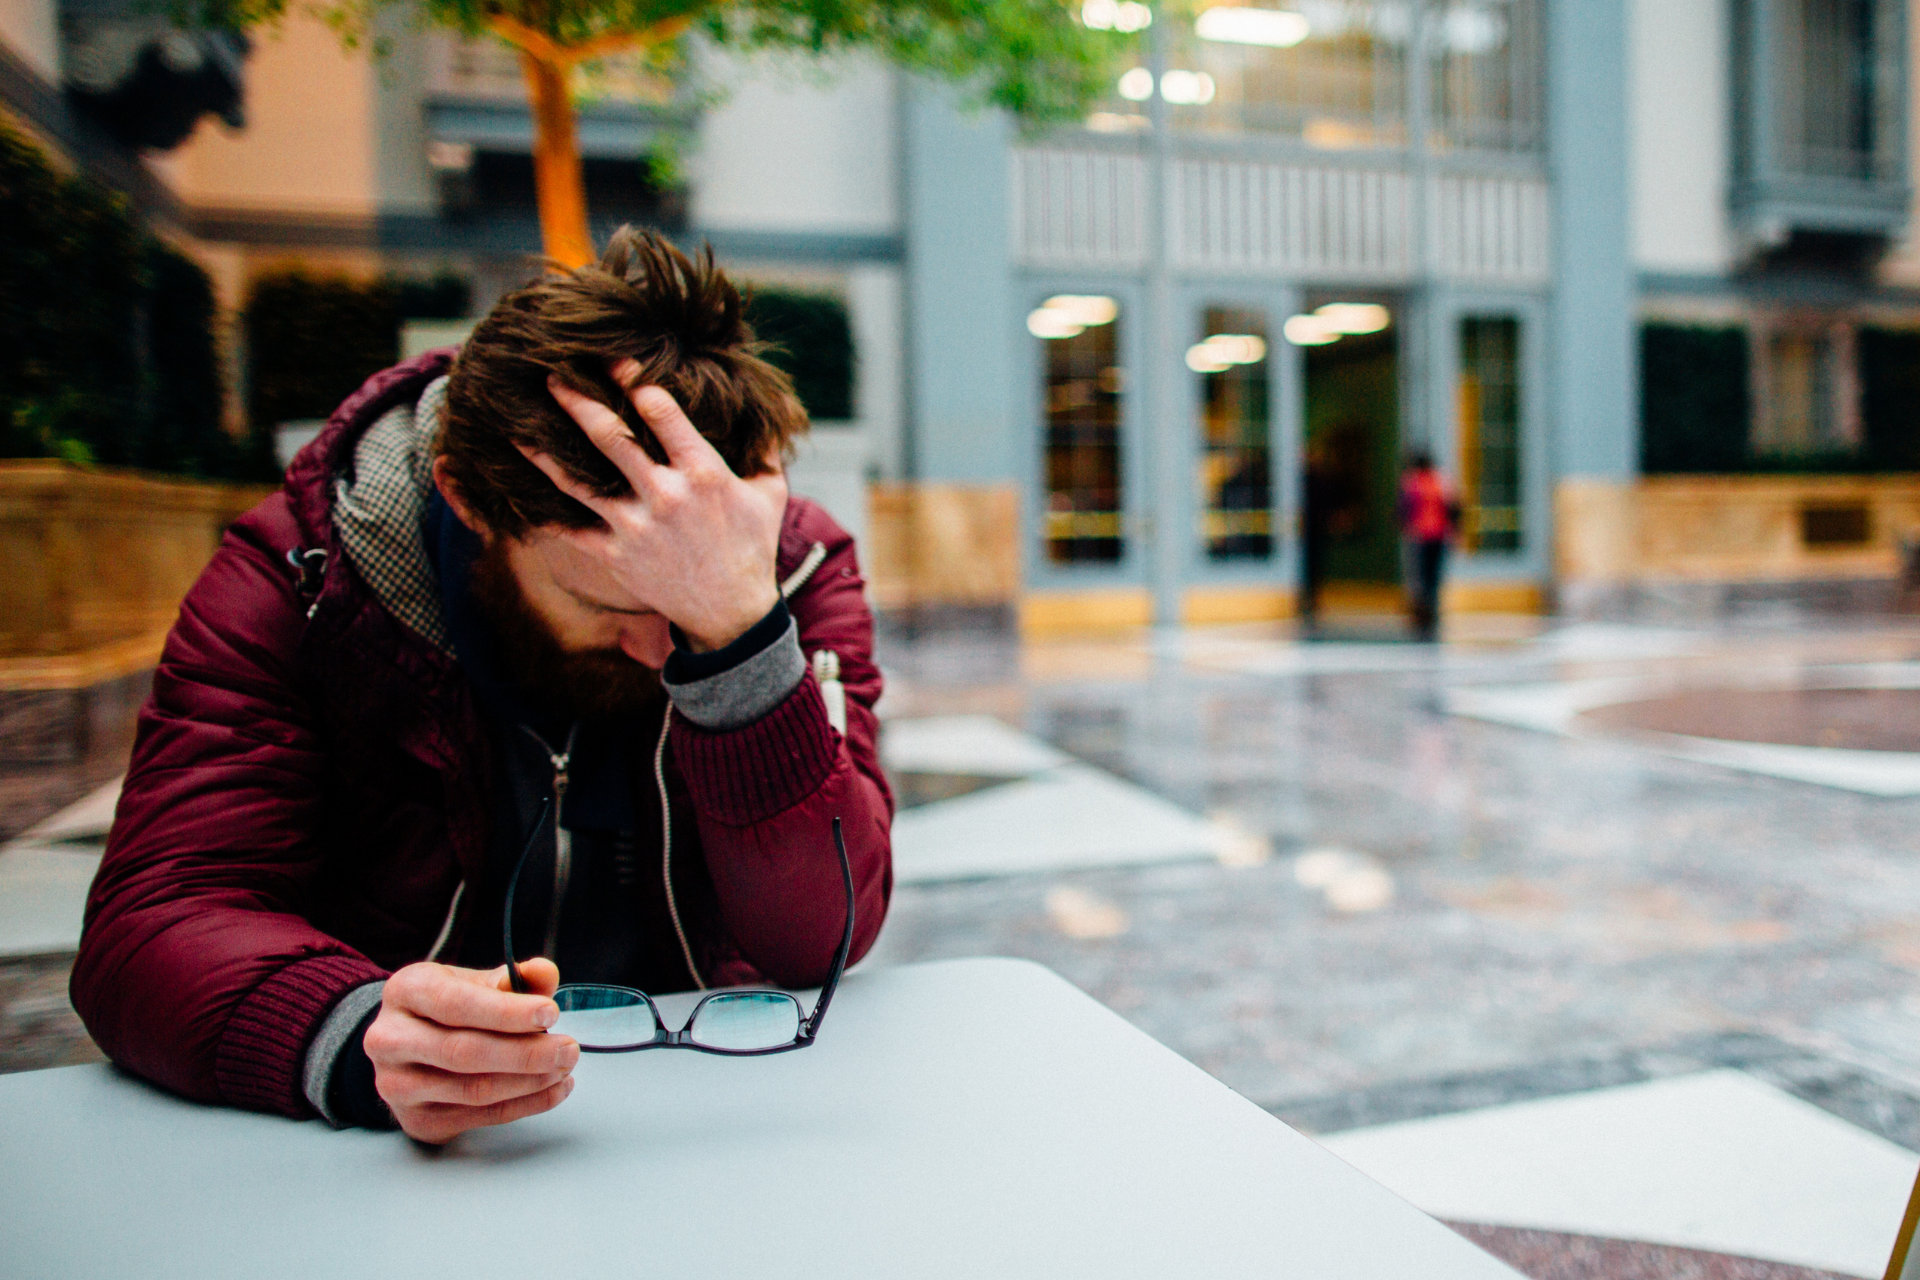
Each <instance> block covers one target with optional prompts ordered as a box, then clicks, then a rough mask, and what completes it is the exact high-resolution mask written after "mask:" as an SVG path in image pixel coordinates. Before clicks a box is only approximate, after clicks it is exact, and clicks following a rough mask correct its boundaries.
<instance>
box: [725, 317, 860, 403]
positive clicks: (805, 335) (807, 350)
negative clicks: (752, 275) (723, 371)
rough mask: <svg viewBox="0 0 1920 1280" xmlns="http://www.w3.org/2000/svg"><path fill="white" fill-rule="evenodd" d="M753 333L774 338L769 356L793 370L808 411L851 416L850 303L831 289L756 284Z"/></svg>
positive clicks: (767, 338) (774, 362)
mask: <svg viewBox="0 0 1920 1280" xmlns="http://www.w3.org/2000/svg"><path fill="white" fill-rule="evenodd" d="M747 321H748V323H750V324H752V325H753V331H754V334H755V336H757V337H758V338H760V339H761V341H763V342H769V343H772V344H773V349H772V350H771V351H769V352H768V353H767V359H768V360H769V361H770V362H772V363H773V364H774V365H776V366H778V367H779V368H781V369H784V370H786V371H787V373H789V374H790V375H792V377H793V386H794V390H795V391H797V392H798V393H799V395H800V403H801V404H803V405H805V406H806V407H807V414H808V416H810V417H812V418H814V419H816V420H819V421H829V422H830V421H834V420H836V419H842V418H851V417H852V416H853V329H852V327H851V326H850V325H849V324H848V323H847V306H846V304H845V303H844V302H842V301H841V300H840V299H838V298H836V297H834V296H832V295H831V294H824V293H800V292H797V291H793V290H786V289H759V290H755V291H754V293H753V295H752V297H751V299H750V300H749V301H748V303H747Z"/></svg>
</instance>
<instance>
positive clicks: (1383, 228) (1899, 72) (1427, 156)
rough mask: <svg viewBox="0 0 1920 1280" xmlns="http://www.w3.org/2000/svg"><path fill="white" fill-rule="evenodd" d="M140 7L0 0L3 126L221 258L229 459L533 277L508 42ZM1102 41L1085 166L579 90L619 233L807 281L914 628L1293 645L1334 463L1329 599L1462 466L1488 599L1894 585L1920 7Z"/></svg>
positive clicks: (1781, 5)
mask: <svg viewBox="0 0 1920 1280" xmlns="http://www.w3.org/2000/svg"><path fill="white" fill-rule="evenodd" d="M143 14H144V10H142V9H140V8H139V7H138V6H135V5H133V4H132V3H131V0H0V43H3V44H4V48H3V49H0V103H3V105H4V110H5V112H6V114H7V116H8V117H9V119H10V120H11V123H12V124H13V126H14V128H15V129H16V130H17V131H18V132H19V133H21V134H22V135H25V136H27V137H29V138H31V139H32V140H33V141H34V142H35V143H36V144H37V145H38V146H40V147H41V148H42V149H44V150H45V151H46V152H47V153H49V154H50V155H51V156H52V157H53V158H54V164H55V165H56V166H57V167H61V168H67V169H77V170H79V171H81V172H84V173H85V174H87V175H90V176H91V177H92V178H93V179H94V180H96V181H98V182H100V183H102V184H105V185H106V186H108V187H111V188H113V189H115V190H117V191H120V192H122V193H124V194H125V195H126V196H127V197H128V198H129V199H130V200H131V202H132V205H133V207H134V208H135V209H136V210H137V213H138V216H139V218H140V219H141V220H142V222H143V224H144V225H146V226H148V227H150V228H151V229H152V230H154V231H155V232H157V233H158V234H159V236H160V237H161V238H162V239H163V240H164V241H165V242H166V243H167V244H169V245H171V246H173V247H174V248H176V249H178V250H181V251H183V252H184V253H185V254H186V255H187V256H188V257H190V258H191V259H192V260H193V261H195V262H197V263H199V264H201V265H202V266H203V267H204V268H205V270H206V271H207V273H208V275H209V278H210V281H211V284H212V288H213V293H214V295H215V299H216V302H217V316H216V322H217V328H218V330H219V331H218V334H217V337H218V340H219V350H220V351H221V353H222V355H221V359H222V362H223V366H222V367H223V371H224V376H225V380H226V384H227V408H226V411H225V412H226V421H227V426H228V427H229V428H230V429H233V430H236V431H239V430H245V429H247V428H248V427H250V428H251V430H252V431H253V432H254V433H255V434H256V436H257V435H258V434H259V433H261V432H270V431H271V430H272V429H273V428H274V427H275V426H277V425H278V424H280V423H282V422H287V421H294V422H299V421H301V420H311V419H313V418H316V417H320V416H324V414H325V413H326V412H327V411H328V409H330V407H331V403H332V402H333V401H334V400H336V399H337V398H338V395H339V394H341V390H342V388H343V387H347V386H350V385H351V384H352V382H353V381H354V380H355V379H356V378H357V376H358V375H359V374H361V373H363V372H365V371H366V370H367V369H368V368H371V367H373V366H375V365H377V364H378V363H380V362H382V361H384V360H385V359H388V358H391V356H392V355H393V354H394V353H396V352H397V351H399V350H401V349H403V348H404V349H413V348H418V347H421V346H424V345H429V344H431V343H432V342H434V341H438V340H444V339H445V338H447V337H449V336H454V337H457V335H458V333H459V332H460V321H461V320H462V319H464V318H468V317H471V316H473V315H476V314H479V313H481V312H483V311H484V310H485V309H486V308H487V307H488V306H489V305H490V304H491V302H492V301H493V300H494V299H495V298H496V297H498V296H499V294H500V293H501V292H503V291H504V290H506V289H508V288H510V287H512V286H513V285H515V284H516V283H518V282H520V281H521V280H523V279H525V278H526V277H527V275H528V274H529V271H530V266H529V257H528V255H529V254H531V253H533V252H535V251H536V250H537V248H538V245H539V234H538V226H537V220H536V217H535V209H534V200H533V179H532V169H531V160H530V146H531V138H532V128H531V123H530V119H529V114H528V109H527V105H526V98H525V91H524V89H523V87H522V82H521V78H520V73H519V69H518V66H517V63H516V61H515V56H514V55H513V53H512V52H511V51H510V50H508V49H507V48H505V47H504V46H498V45H494V44H491V43H488V42H475V41H468V40H463V39H460V38H457V37H454V36H450V35H446V34H444V33H429V32H422V31H418V30H412V29H409V28H405V27H402V26H398V25H396V26H394V27H393V28H392V29H390V30H389V31H387V32H386V38H385V41H384V43H385V44H386V45H387V46H388V49H387V52H386V54H385V56H384V57H381V58H371V57H369V56H368V54H367V51H366V50H364V49H362V50H351V51H350V50H344V49H342V48H341V46H340V43H339V41H338V39H337V38H336V37H335V35H334V34H333V33H332V32H330V31H329V30H328V29H326V28H325V27H324V26H322V25H320V24H319V23H317V22H314V21H310V20H306V19H300V18H294V19H290V20H289V21H288V22H287V23H286V25H285V26H284V28H282V29H281V30H279V31H278V32H273V33H268V34H266V35H263V36H259V37H257V38H255V39H254V41H253V43H252V45H251V47H250V48H249V46H248V45H247V44H246V43H245V42H243V41H241V40H240V39H238V38H236V37H232V36H228V35H225V34H221V33H181V32H176V31H172V30H170V29H168V28H167V27H166V26H165V25H164V24H163V23H161V22H159V21H158V20H157V19H154V18H151V17H147V16H142V15H143ZM1081 16H1082V20H1083V21H1084V22H1085V23H1086V25H1088V26H1090V27H1095V28H1104V29H1109V30H1114V31H1116V32H1129V31H1131V32H1141V33H1144V36H1145V39H1144V41H1143V48H1144V50H1145V54H1144V56H1143V57H1142V59H1141V62H1140V65H1138V66H1136V67H1132V68H1130V69H1127V70H1126V71H1125V73H1124V74H1123V75H1121V76H1120V77H1119V78H1118V80H1117V81H1116V83H1115V84H1114V86H1113V91H1112V94H1111V96H1110V97H1109V99H1108V100H1106V101H1104V102H1101V103H1099V104H1097V107H1096V109H1095V110H1094V111H1093V112H1092V113H1091V114H1090V115H1089V116H1088V117H1087V118H1086V120H1085V121H1084V124H1083V125H1082V126H1081V127H1074V128H1065V129H1060V130H1056V131H1052V132H1048V133H1046V134H1044V135H1042V136H1021V135H1019V134H1018V133H1016V132H1015V131H1014V130H1013V129H1012V128H1011V127H1010V126H1009V125H1008V124H1007V123H1006V122H1005V121H1004V120H1003V119H1001V118H1000V117H998V116H996V115H993V114H988V113H978V112H971V111H967V110H964V109H962V108H961V107H959V106H958V105H956V102H955V99H954V96H953V95H952V94H951V93H950V92H948V91H946V90H944V89H937V88H933V87H929V86H926V85H924V84H921V83H919V82H916V81H913V80H911V79H909V78H906V77H903V76H901V75H899V74H898V73H896V72H893V71H891V70H887V69H884V68H881V67H878V66H875V65H871V64H866V63H858V64H853V65H846V66H842V67H839V68H837V69H832V70H830V71H827V72H821V71H818V70H814V69H810V68H809V67H806V66H795V65H788V64H785V63H782V62H779V61H776V60H760V61H757V62H754V63H752V64H742V63H738V62H733V61H730V60H728V59H725V58H721V57H718V56H714V55H712V54H710V53H704V52H702V51H701V50H698V49H696V50H694V53H693V57H692V59H691V63H690V66H689V67H688V68H687V69H686V70H685V71H684V72H683V73H681V74H678V75H674V76H663V75H660V74H657V73H652V72H645V71H636V70H631V69H625V68H621V67H618V66H612V65H608V66H603V67H601V68H599V69H597V70H596V71H595V72H594V73H593V74H592V75H590V76H589V77H588V78H587V82H586V83H585V84H584V86H583V89H584V101H583V106H582V109H581V131H580V136H581V142H582V148H583V151H584V153H585V155H586V157H587V161H586V167H587V191H588V201H589V206H590V209H591V211H592V214H593V218H594V222H595V226H596V230H597V231H599V232H601V233H604V231H605V230H606V229H608V228H611V227H612V226H614V225H617V224H618V223H620V222H623V221H635V222H643V223H648V224H652V225H656V226H659V227H662V228H663V229H665V230H667V231H668V232H670V233H671V234H673V235H674V236H675V237H676V238H678V239H679V240H680V241H681V242H682V243H683V244H686V245H689V246H691V245H697V244H699V243H701V242H709V243H711V244H712V245H713V247H714V249H715V250H716V252H717V253H718V254H719V255H720V256H721V258H722V259H723V260H724V261H725V262H726V263H728V264H729V265H731V266H732V267H734V268H735V269H736V271H737V272H738V273H739V274H740V275H742V276H744V277H746V278H748V279H750V280H752V281H753V282H754V283H755V284H756V285H757V286H758V287H759V288H760V289H761V291H762V292H763V294H765V295H767V298H768V302H767V305H768V307H770V308H773V310H769V311H766V312H764V313H763V316H764V318H765V320H766V323H767V325H768V326H769V327H770V328H772V329H773V330H775V331H776V333H775V336H778V337H782V338H784V339H785V340H786V341H787V344H788V346H789V347H790V348H791V349H792V350H793V352H794V353H795V356H796V364H797V366H798V367H799V368H800V369H801V371H802V372H803V374H805V373H806V372H807V371H812V375H813V384H812V385H811V386H807V385H803V393H804V394H805V395H806V396H807V398H808V399H809V401H810V406H811V407H812V408H813V410H814V414H815V417H816V419H818V420H821V421H822V422H823V424H824V425H823V427H822V430H821V431H820V432H819V433H818V440H817V442H816V443H815V444H814V445H813V446H811V447H810V450H809V452H808V454H807V455H806V456H805V457H803V458H802V459H801V461H800V463H799V467H798V470H797V475H798V477H799V481H798V482H799V484H800V487H802V488H803V489H811V490H812V491H814V492H816V493H818V494H819V495H820V496H822V497H823V498H824V499H826V500H827V501H828V503H829V505H830V506H832V507H833V508H834V509H835V510H836V511H837V512H838V513H839V514H840V515H841V517H842V519H843V520H844V521H845V522H846V523H848V524H849V525H852V526H854V527H855V528H856V529H858V530H860V531H861V532H863V533H864V535H865V542H866V560H867V563H868V566H869V569H870V572H871V576H872V578H873V582H874V592H875V598H876V602H877V603H878V604H880V605H881V606H882V607H883V608H885V609H887V610H890V611H893V612H895V613H897V614H899V615H900V616H902V617H906V618H910V619H913V620H916V621H919V622H923V623H929V624H932V623H939V622H942V621H956V620H957V621H972V622H988V623H1002V624H1018V625H1019V626H1020V627H1021V628H1022V629H1023V630H1025V631H1026V632H1028V633H1029V634H1045V633H1048V632H1057V631H1062V630H1075V629H1085V628H1097V627H1123V626H1135V625H1143V624H1147V623H1149V622H1182V621H1184V622H1216V621H1235V620H1257V619H1267V618H1282V617H1286V616H1289V615H1290V614H1291V612H1292V610H1293V607H1294V602H1295V598H1296V590H1295V584H1296V580H1297V577H1298V564H1299V543H1300V538H1299V528H1300V521H1301V515H1302V511H1301V505H1302V504H1301V497H1300V495H1301V492H1302V487H1303V481H1304V477H1305V472H1306V469H1307V466H1308V460H1309V459H1312V465H1313V466H1314V468H1315V471H1316V478H1317V482H1318V483H1319V485H1320V490H1319V491H1320V493H1321V494H1322V496H1323V497H1324V499H1325V501H1326V502H1327V504H1328V511H1327V520H1328V527H1329V530H1330V534H1331V538H1332V543H1331V550H1330V559H1329V566H1328V567H1329V574H1330V577H1331V579H1332V580H1333V582H1332V586H1331V587H1330V591H1329V600H1330V603H1331V604H1333V605H1334V606H1336V607H1338V606H1340V605H1342V604H1345V605H1348V606H1351V607H1359V608H1366V607H1380V608H1391V607H1392V604H1393V601H1394V599H1395V590H1396V587H1395V584H1396V583H1397V582H1398V580H1399V578H1400V576H1401V565H1400V550H1399V544H1398V539H1397V534H1396V527H1395V512H1394V505H1395V502H1394V494H1395V476H1396V474H1397V471H1398V468H1399V464H1400V461H1401V459H1402V458H1403V456H1404V454H1405V453H1406V451H1407V450H1408V449H1410V448H1412V447H1416V446H1421V447H1427V448H1430V449H1432V450H1433V452H1434V453H1435V454H1436V455H1437V456H1438V458H1439V460H1440V462H1441V464H1442V466H1443V467H1444V468H1445V469H1446V470H1447V471H1449V472H1450V473H1451V474H1452V475H1453V476H1455V477H1456V479H1457V480H1458V482H1459V484H1460V486H1461V490H1462V496H1463V500H1464V508H1465V511H1464V515H1465V519H1464V526H1465V527H1464V532H1463V538H1462V542H1463V547H1462V551H1463V554H1462V555H1461V556H1460V557H1459V559H1458V560H1457V562H1456V566H1457V567H1456V570H1455V572H1454V574H1453V581H1452V583H1451V586H1450V588H1449V595H1448V606H1449V608H1451V609H1453V610H1473V609H1481V610H1499V611H1520V612H1527V611H1539V610H1543V609H1546V608H1550V607H1554V606H1555V605H1558V606H1559V607H1561V608H1563V609H1567V610H1570V611H1575V612H1585V613H1606V612H1633V611H1641V612H1644V611H1646V610H1649V609H1663V610H1675V609H1677V610H1683V611H1696V612H1697V611H1701V610H1706V611H1713V610H1717V609H1720V608H1723V607H1725V606H1726V605H1727V604H1728V602H1730V601H1731V602H1740V601H1754V600H1780V601H1784V602H1788V603H1800V604H1805V603H1812V604H1815V605H1819V604H1861V603H1870V602H1873V601H1875V600H1878V599H1880V598H1881V597H1883V596H1884V595H1885V594H1886V593H1887V592H1888V591H1889V590H1890V589H1891V585H1892V583H1893V581H1894V578H1895V574H1896V569H1897V554H1898V544H1899V543H1900V541H1901V539H1902V538H1904V537H1907V536H1909V535H1912V534H1913V533H1915V531H1916V530H1920V485H1917V484H1916V482H1915V480H1914V478H1913V475H1912V474H1911V473H1913V472H1915V471H1920V426H1916V423H1915V405H1916V403H1920V401H1917V400H1916V393H1917V392H1920V248H1917V247H1916V245H1915V243H1914V241H1913V239H1912V230H1913V219H1912V213H1911V210H1912V205H1913V190H1912V184H1911V181H1910V170H1911V165H1910V161H1909V156H1910V151H1911V145H1910V134H1911V132H1912V130H1910V128H1909V122H1910V119H1911V115H1912V105H1911V97H1910V94H1909V92H1908V76H1909V68H1910V66H1911V65H1912V63H1913V53H1912V50H1911V40H1910V33H1909V23H1908V21H1907V11H1906V6H1905V4H1904V3H1902V2H1901V0H1659V2H1658V3H1656V2H1655V0H1631V2H1626V3H1604V4H1584V3H1583V4H1574V3H1564V4H1563V3H1559V2H1558V0H1428V2H1426V3H1408V2H1407V0H1394V2H1377V3H1376V2H1369V0H1297V3H1292V4H1290V5H1289V6H1288V7H1287V8H1284V9H1281V8H1270V7H1245V8H1243V7H1236V6H1233V5H1222V6H1217V7H1207V6H1204V5H1203V6H1201V7H1199V8H1198V9H1196V10H1194V11H1193V12H1191V13H1186V14H1176V12H1175V11H1174V10H1173V9H1171V8H1166V9H1164V10H1163V9H1162V8H1160V7H1154V8H1148V7H1146V6H1143V5H1141V4H1138V3H1120V2H1118V0H1086V3H1085V5H1084V7H1083V8H1082V10H1081ZM341 279H345V280H347V281H353V282H358V287H360V288H361V289H362V292H361V293H360V294H357V295H352V296H346V295H341V294H339V293H338V292H337V289H336V292H334V293H328V292H327V290H328V289H334V288H336V286H337V285H338V284H339V282H340V280H341ZM316 291H317V292H316ZM330 307H331V308H334V309H332V310H329V309H328V308H330ZM356 308H357V309H356ZM369 308H370V309H369ZM290 314H297V316H298V317H303V318H304V319H301V320H290V319H288V316H289V315H290ZM355 317H358V318H355ZM368 333H371V334H372V337H371V338H370V339H369V338H368V337H367V334H368ZM322 366H324V371H329V372H327V376H325V377H321V376H318V375H317V374H316V369H317V368H320V367H322ZM95 452H96V455H97V454H98V451H97V450H96V451H95ZM96 460H99V459H98V457H97V456H96ZM184 559H185V560H190V559H191V556H187V557H184ZM82 629H84V628H82ZM18 647H19V646H18V645H16V646H15V648H18ZM28 647H29V648H32V647H34V646H32V645H29V646H28ZM38 648H39V649H40V650H42V651H44V650H46V649H47V648H48V644H45V643H43V644H40V645H39V646H38Z"/></svg>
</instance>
